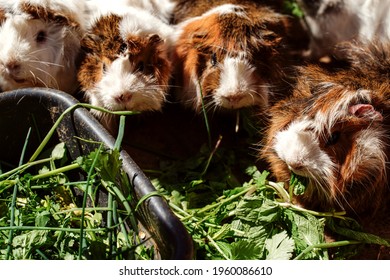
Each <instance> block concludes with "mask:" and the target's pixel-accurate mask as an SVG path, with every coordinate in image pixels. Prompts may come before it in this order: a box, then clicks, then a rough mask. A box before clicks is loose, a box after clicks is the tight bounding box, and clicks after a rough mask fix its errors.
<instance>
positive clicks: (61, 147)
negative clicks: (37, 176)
mask: <svg viewBox="0 0 390 280" xmlns="http://www.w3.org/2000/svg"><path fill="white" fill-rule="evenodd" d="M65 153H66V149H65V143H64V142H61V143H59V144H57V145H56V146H55V147H54V149H53V151H52V152H51V157H52V158H53V159H62V158H63V157H64V156H65Z"/></svg>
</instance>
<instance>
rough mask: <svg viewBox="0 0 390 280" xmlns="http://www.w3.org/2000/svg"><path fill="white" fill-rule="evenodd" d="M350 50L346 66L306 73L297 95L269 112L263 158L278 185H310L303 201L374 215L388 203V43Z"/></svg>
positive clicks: (322, 207) (322, 208)
mask: <svg viewBox="0 0 390 280" xmlns="http://www.w3.org/2000/svg"><path fill="white" fill-rule="evenodd" d="M347 53H348V57H349V59H351V61H350V66H348V67H347V68H345V69H339V70H335V71H329V70H325V69H324V68H321V67H319V66H315V65H309V66H306V67H302V68H301V70H300V75H299V77H298V82H297V85H296V88H295V89H294V92H293V95H292V96H290V97H288V98H286V99H284V100H281V101H279V102H278V103H277V104H275V105H274V106H273V107H272V108H271V109H270V113H269V115H270V119H269V125H268V127H267V128H266V129H265V134H264V139H263V142H262V148H261V157H262V158H264V159H265V160H266V161H267V162H268V163H269V166H270V170H271V172H272V174H273V175H274V177H275V178H276V179H277V180H278V181H282V182H286V183H288V182H289V180H290V178H291V174H292V173H294V174H296V175H299V176H301V177H303V178H305V179H306V180H307V188H306V190H305V192H304V194H303V195H298V196H296V197H295V198H296V201H297V202H298V203H300V204H302V205H304V206H306V207H309V208H312V209H316V210H320V211H331V210H345V211H347V213H349V214H353V215H355V214H356V215H360V214H362V213H371V214H373V213H375V212H376V211H377V210H378V209H380V208H381V207H382V206H383V205H384V203H388V202H389V200H388V199H387V197H388V195H389V193H388V187H389V186H388V182H389V179H390V178H389V173H388V168H389V165H388V157H389V155H390V150H389V143H388V141H389V136H390V130H389V124H390V118H389V116H390V115H389V114H390V95H389V92H390V85H389V83H388V75H389V73H390V72H389V71H390V67H389V66H390V45H389V44H383V45H381V44H379V45H378V44H375V45H370V46H367V47H364V46H363V47H361V46H355V47H352V46H351V47H350V48H349V49H348V51H347ZM386 199H387V202H385V200H386Z"/></svg>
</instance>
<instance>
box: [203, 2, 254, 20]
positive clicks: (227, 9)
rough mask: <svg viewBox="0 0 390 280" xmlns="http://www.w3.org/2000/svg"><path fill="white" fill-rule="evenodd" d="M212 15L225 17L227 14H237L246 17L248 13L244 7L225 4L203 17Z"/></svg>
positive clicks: (209, 11)
mask: <svg viewBox="0 0 390 280" xmlns="http://www.w3.org/2000/svg"><path fill="white" fill-rule="evenodd" d="M212 14H218V15H225V14H236V15H237V16H240V17H246V13H245V10H244V8H243V7H241V6H238V5H234V4H223V5H219V6H217V7H215V8H212V9H210V10H208V11H207V12H205V13H204V14H203V15H202V16H209V15H212Z"/></svg>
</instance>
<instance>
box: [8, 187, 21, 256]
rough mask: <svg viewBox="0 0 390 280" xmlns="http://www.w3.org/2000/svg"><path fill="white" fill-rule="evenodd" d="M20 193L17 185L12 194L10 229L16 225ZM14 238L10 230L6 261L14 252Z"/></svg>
mask: <svg viewBox="0 0 390 280" xmlns="http://www.w3.org/2000/svg"><path fill="white" fill-rule="evenodd" d="M17 193H18V185H17V184H15V186H14V191H13V193H12V202H11V221H10V227H13V226H14V224H15V206H16V194H17ZM13 237H14V231H13V230H10V232H9V234H8V246H7V252H6V255H5V259H6V260H9V258H10V255H11V251H12V240H13Z"/></svg>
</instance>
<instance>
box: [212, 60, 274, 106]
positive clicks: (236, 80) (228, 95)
mask: <svg viewBox="0 0 390 280" xmlns="http://www.w3.org/2000/svg"><path fill="white" fill-rule="evenodd" d="M218 67H220V69H221V74H220V81H219V87H218V88H217V89H216V90H215V95H214V97H213V98H214V102H215V104H216V105H217V106H221V107H224V108H228V109H239V108H243V107H249V106H252V105H257V104H267V103H268V90H267V88H266V87H262V88H261V89H259V88H258V86H257V85H256V84H255V83H256V80H255V79H253V75H254V72H255V67H254V66H253V65H251V64H250V63H249V62H248V60H247V59H246V58H245V56H244V54H242V55H238V56H236V57H230V56H227V57H225V59H224V60H223V63H220V65H219V66H218ZM260 91H263V92H260Z"/></svg>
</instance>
